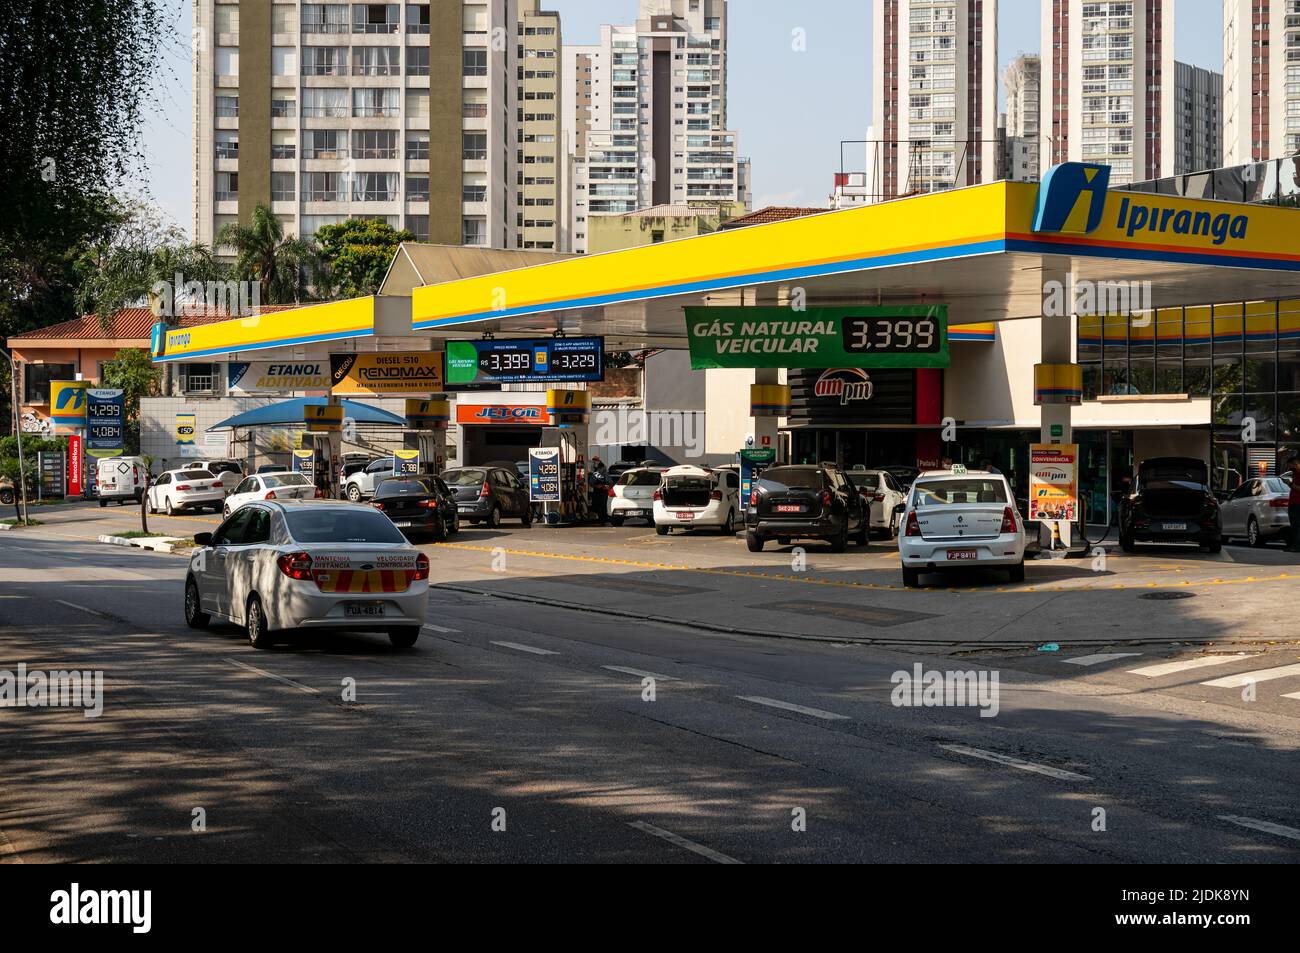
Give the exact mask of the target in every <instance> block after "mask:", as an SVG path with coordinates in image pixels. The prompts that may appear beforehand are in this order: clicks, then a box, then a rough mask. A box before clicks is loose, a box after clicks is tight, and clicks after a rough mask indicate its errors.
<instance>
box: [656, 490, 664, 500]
mask: <svg viewBox="0 0 1300 953" xmlns="http://www.w3.org/2000/svg"><path fill="white" fill-rule="evenodd" d="M663 498H664V494H663V491H662V490H655V499H656V500H662V499H663Z"/></svg>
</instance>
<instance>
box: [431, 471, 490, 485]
mask: <svg viewBox="0 0 1300 953" xmlns="http://www.w3.org/2000/svg"><path fill="white" fill-rule="evenodd" d="M442 478H443V479H444V480H446V481H447V483H448V484H449V485H451V486H478V485H480V484H481V483H482V482H483V481H484V480H486V479H487V471H486V470H448V471H447V472H445V473H444V474H443V475H442Z"/></svg>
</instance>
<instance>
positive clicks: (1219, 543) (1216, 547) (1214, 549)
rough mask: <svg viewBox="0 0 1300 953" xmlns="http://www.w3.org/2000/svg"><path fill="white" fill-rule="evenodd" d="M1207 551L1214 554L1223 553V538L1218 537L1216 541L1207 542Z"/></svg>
mask: <svg viewBox="0 0 1300 953" xmlns="http://www.w3.org/2000/svg"><path fill="white" fill-rule="evenodd" d="M1205 551H1206V552H1207V553H1209V554H1210V555H1214V554H1215V553H1221V552H1223V540H1221V539H1216V540H1215V541H1214V542H1212V543H1206V544H1205Z"/></svg>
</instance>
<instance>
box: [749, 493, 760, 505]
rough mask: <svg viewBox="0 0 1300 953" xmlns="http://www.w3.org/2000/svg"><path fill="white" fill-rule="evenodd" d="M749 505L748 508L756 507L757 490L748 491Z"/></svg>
mask: <svg viewBox="0 0 1300 953" xmlns="http://www.w3.org/2000/svg"><path fill="white" fill-rule="evenodd" d="M749 505H750V506H758V490H757V489H753V490H750V491H749Z"/></svg>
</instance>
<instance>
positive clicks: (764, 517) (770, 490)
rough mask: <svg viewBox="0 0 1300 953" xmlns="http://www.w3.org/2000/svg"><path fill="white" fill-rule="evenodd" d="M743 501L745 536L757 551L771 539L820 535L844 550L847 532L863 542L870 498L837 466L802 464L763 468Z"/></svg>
mask: <svg viewBox="0 0 1300 953" xmlns="http://www.w3.org/2000/svg"><path fill="white" fill-rule="evenodd" d="M747 504H748V505H747V506H746V507H745V542H746V544H748V546H749V551H750V552H751V553H757V552H761V551H762V549H763V546H764V544H766V542H767V541H768V540H769V539H776V541H777V542H778V543H780V544H781V545H782V546H785V545H787V544H789V543H790V541H791V540H793V539H824V540H827V541H828V542H829V543H830V544H831V550H832V551H833V552H837V553H842V552H844V549H845V548H846V547H847V546H848V543H849V539H850V538H851V539H852V540H853V541H854V542H855V543H857V544H858V545H859V546H866V545H867V535H868V533H869V532H870V529H871V504H870V503H868V502H867V501H866V500H864V499H863V498H862V494H861V493H860V492H859V491H858V488H857V487H855V486H854V485H853V482H852V481H851V480H850V479H849V478H848V477H847V476H845V474H844V471H842V470H841V469H840V468H839V467H837V466H832V465H830V464H826V463H823V464H801V465H797V466H791V465H787V466H777V467H769V468H768V469H766V470H764V471H763V473H762V475H761V476H760V477H759V478H758V479H757V480H755V481H754V483H753V489H752V490H751V492H750V496H749V500H748V501H747Z"/></svg>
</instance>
